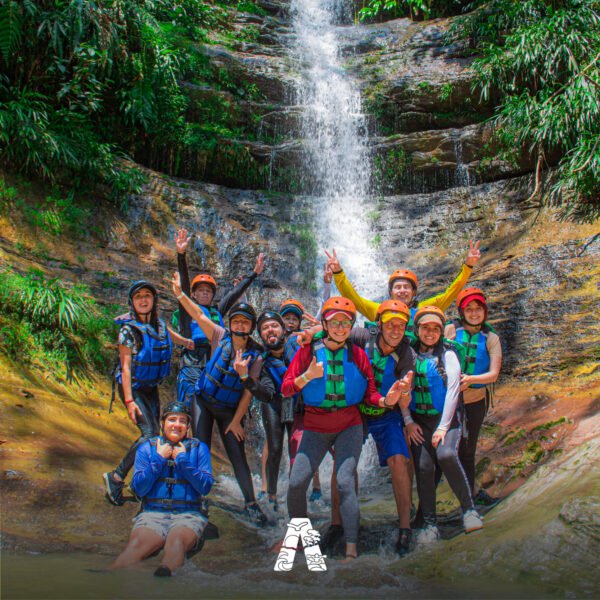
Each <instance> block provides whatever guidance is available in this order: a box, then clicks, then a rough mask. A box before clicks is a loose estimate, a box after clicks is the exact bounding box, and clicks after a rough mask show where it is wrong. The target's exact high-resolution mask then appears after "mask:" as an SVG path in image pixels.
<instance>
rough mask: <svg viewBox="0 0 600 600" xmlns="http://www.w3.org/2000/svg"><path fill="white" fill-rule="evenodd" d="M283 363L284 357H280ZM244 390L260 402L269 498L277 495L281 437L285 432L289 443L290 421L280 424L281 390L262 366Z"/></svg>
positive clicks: (290, 433) (281, 448) (281, 446)
mask: <svg viewBox="0 0 600 600" xmlns="http://www.w3.org/2000/svg"><path fill="white" fill-rule="evenodd" d="M281 360H283V361H284V362H285V357H284V356H281ZM286 366H289V365H287V363H286ZM246 388H247V389H249V390H250V391H251V392H252V395H253V396H254V397H255V398H258V399H259V400H260V401H261V414H262V421H263V426H264V428H265V434H266V437H267V448H268V449H269V455H268V458H267V492H268V493H269V495H271V496H275V495H276V494H277V479H278V477H279V465H280V464H281V456H282V454H283V437H284V435H285V432H286V431H287V434H288V451H289V443H290V440H291V437H292V425H293V423H292V421H290V422H286V423H282V422H281V412H282V400H283V398H282V396H281V389H280V388H279V386H278V385H277V382H276V381H275V380H274V379H273V377H272V375H271V374H270V372H269V370H268V369H267V368H266V367H265V366H263V368H262V371H261V373H260V379H259V381H257V382H256V381H253V380H252V379H248V380H247V384H246Z"/></svg>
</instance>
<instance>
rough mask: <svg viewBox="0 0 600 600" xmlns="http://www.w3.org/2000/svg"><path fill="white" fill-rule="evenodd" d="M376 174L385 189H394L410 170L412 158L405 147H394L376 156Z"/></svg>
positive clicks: (377, 179)
mask: <svg viewBox="0 0 600 600" xmlns="http://www.w3.org/2000/svg"><path fill="white" fill-rule="evenodd" d="M373 165H374V175H375V179H376V181H378V182H379V183H380V184H381V186H382V187H383V189H384V190H393V189H395V187H396V186H397V184H398V183H400V182H401V181H402V178H403V177H404V176H405V175H406V174H407V173H408V172H409V171H410V169H411V166H412V159H411V157H410V156H409V155H408V154H407V153H406V151H405V150H404V149H403V148H392V149H391V150H390V151H389V152H387V153H386V154H383V155H379V156H376V157H375V159H374V161H373Z"/></svg>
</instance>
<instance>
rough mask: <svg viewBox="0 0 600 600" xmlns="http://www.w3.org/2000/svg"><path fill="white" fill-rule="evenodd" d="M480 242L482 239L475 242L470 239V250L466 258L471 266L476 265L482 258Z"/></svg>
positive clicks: (466, 261) (466, 262)
mask: <svg viewBox="0 0 600 600" xmlns="http://www.w3.org/2000/svg"><path fill="white" fill-rule="evenodd" d="M480 244H481V240H477V241H476V242H475V243H474V244H473V240H469V251H468V252H467V259H466V260H465V264H467V265H468V266H469V267H474V266H475V265H476V264H477V261H478V260H479V259H480V258H481V252H480V251H479V245H480Z"/></svg>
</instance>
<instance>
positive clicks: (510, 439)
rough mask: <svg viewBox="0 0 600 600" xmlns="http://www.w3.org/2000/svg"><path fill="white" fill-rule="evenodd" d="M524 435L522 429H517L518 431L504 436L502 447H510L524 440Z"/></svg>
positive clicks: (525, 433)
mask: <svg viewBox="0 0 600 600" xmlns="http://www.w3.org/2000/svg"><path fill="white" fill-rule="evenodd" d="M526 435H527V432H526V431H525V430H524V429H523V428H522V427H519V429H517V430H516V431H511V432H509V433H507V434H506V436H505V437H504V440H503V442H502V445H503V446H510V445H511V444H514V443H515V442H518V441H519V440H520V439H522V438H524V437H525V436H526Z"/></svg>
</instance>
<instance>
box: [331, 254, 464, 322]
mask: <svg viewBox="0 0 600 600" xmlns="http://www.w3.org/2000/svg"><path fill="white" fill-rule="evenodd" d="M472 270H473V268H472V267H469V266H468V265H466V264H464V263H463V266H462V268H461V270H460V273H459V274H458V275H457V276H456V278H455V279H454V281H453V282H452V283H451V284H450V285H449V286H448V287H447V288H446V290H445V291H444V292H442V293H441V294H438V295H437V296H432V297H431V298H427V299H425V300H421V301H420V302H419V304H418V305H417V306H418V307H419V308H421V307H423V306H437V307H438V308H440V309H442V310H443V311H446V309H447V308H448V307H449V306H450V305H451V304H452V303H453V302H454V301H455V300H456V297H457V296H458V294H459V292H460V290H462V289H463V288H464V287H465V285H466V283H467V281H468V280H469V277H470V276H471V271H472ZM333 277H334V281H335V285H336V287H337V289H338V290H339V292H340V294H341V295H342V296H344V297H345V298H348V299H349V300H352V302H354V304H355V306H356V310H358V312H359V313H361V314H363V315H364V316H365V317H366V318H367V319H368V320H369V321H375V317H376V316H377V309H378V308H379V302H373V300H367V299H366V298H363V297H362V296H359V295H358V294H357V292H356V290H355V289H354V287H353V285H352V283H350V280H349V279H348V278H347V277H346V273H344V271H340V272H339V273H334V274H333Z"/></svg>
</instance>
